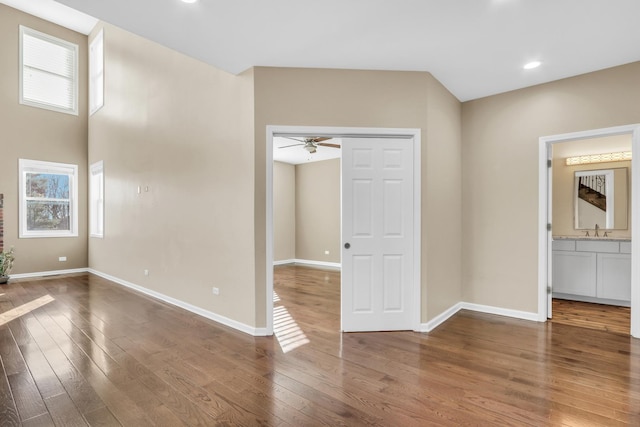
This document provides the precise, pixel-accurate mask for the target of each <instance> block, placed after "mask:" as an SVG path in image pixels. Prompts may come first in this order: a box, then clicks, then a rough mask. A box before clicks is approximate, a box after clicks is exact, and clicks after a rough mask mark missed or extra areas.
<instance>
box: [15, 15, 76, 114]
mask: <svg viewBox="0 0 640 427" xmlns="http://www.w3.org/2000/svg"><path fill="white" fill-rule="evenodd" d="M20 103H21V104H25V105H30V106H33V107H40V108H46V109H48V110H54V111H59V112H62V113H68V114H75V115H78V45H76V44H73V43H69V42H67V41H65V40H62V39H59V38H57V37H53V36H50V35H48V34H44V33H41V32H39V31H36V30H32V29H31V28H27V27H24V26H22V25H21V26H20Z"/></svg>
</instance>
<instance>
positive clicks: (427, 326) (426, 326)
mask: <svg viewBox="0 0 640 427" xmlns="http://www.w3.org/2000/svg"><path fill="white" fill-rule="evenodd" d="M461 309H462V303H461V302H459V303H457V304H454V305H453V306H452V307H450V308H448V309H447V310H445V311H444V312H442V313H440V314H439V315H437V316H436V317H434V318H433V319H431V320H430V321H428V322H427V323H422V324H421V325H420V331H419V332H431V331H433V330H434V329H435V328H437V327H438V326H440V325H441V324H443V323H444V322H446V321H447V320H448V319H449V318H450V317H452V316H453V315H454V314H456V313H457V312H459V311H460V310H461Z"/></svg>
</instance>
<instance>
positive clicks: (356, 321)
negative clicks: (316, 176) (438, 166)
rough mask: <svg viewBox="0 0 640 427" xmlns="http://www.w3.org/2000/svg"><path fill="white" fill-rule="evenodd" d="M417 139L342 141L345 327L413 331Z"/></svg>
mask: <svg viewBox="0 0 640 427" xmlns="http://www.w3.org/2000/svg"><path fill="white" fill-rule="evenodd" d="M413 162H414V160H413V139H391V138H348V139H347V138H345V139H343V141H342V245H343V246H342V292H341V295H342V316H341V317H342V330H343V331H346V332H353V331H389V330H408V329H413V328H414V326H415V325H413V324H412V322H413V311H412V310H413V307H414V306H415V305H414V304H413V303H412V302H413V298H414V295H412V290H413V271H414V270H413V247H414V246H413V244H414V241H413V239H414V238H415V236H414V235H413V212H414V210H413V209H414V206H413V164H414V163H413Z"/></svg>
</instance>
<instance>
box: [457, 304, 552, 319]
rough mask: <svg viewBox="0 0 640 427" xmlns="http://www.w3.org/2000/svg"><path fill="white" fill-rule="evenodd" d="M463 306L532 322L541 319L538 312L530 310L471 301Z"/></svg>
mask: <svg viewBox="0 0 640 427" xmlns="http://www.w3.org/2000/svg"><path fill="white" fill-rule="evenodd" d="M462 308H463V309H465V310H471V311H477V312H480V313H487V314H497V315H498V316H506V317H513V318H514V319H522V320H530V321H532V322H539V321H540V320H539V317H538V313H531V312H528V311H520V310H511V309H508V308H501V307H492V306H490V305H481V304H473V303H470V302H463V303H462ZM545 320H546V319H545Z"/></svg>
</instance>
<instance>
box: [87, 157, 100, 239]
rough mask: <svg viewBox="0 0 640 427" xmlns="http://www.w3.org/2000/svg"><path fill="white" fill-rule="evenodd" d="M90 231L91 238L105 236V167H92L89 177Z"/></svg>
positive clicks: (98, 163) (97, 164)
mask: <svg viewBox="0 0 640 427" xmlns="http://www.w3.org/2000/svg"><path fill="white" fill-rule="evenodd" d="M89 203H90V204H89V230H90V235H91V237H103V236H104V167H103V163H102V160H101V161H99V162H96V163H94V164H92V165H91V168H90V175H89Z"/></svg>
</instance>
